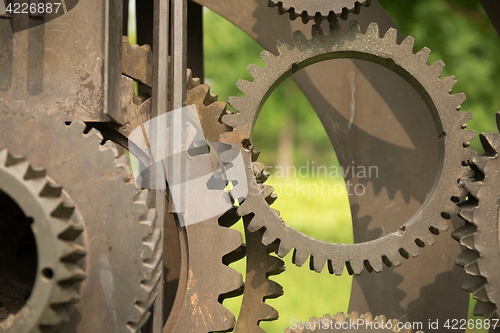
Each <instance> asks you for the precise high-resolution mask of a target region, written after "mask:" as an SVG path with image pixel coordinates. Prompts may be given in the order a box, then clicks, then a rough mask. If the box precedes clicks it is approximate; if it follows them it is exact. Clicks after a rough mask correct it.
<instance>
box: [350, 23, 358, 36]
mask: <svg viewBox="0 0 500 333" xmlns="http://www.w3.org/2000/svg"><path fill="white" fill-rule="evenodd" d="M349 32H351V33H354V34H360V33H361V27H360V25H359V23H358V22H357V21H351V23H349Z"/></svg>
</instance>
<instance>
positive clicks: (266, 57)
mask: <svg viewBox="0 0 500 333" xmlns="http://www.w3.org/2000/svg"><path fill="white" fill-rule="evenodd" d="M260 57H261V58H262V61H264V63H265V64H266V65H269V64H271V63H272V62H274V61H275V60H276V59H277V58H276V56H275V55H274V54H272V53H271V52H269V51H267V50H264V51H262V52H261V53H260Z"/></svg>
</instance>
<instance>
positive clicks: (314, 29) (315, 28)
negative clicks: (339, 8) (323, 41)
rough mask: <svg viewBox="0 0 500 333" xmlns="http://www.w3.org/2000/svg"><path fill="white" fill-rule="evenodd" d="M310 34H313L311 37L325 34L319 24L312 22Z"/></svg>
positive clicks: (319, 36)
mask: <svg viewBox="0 0 500 333" xmlns="http://www.w3.org/2000/svg"><path fill="white" fill-rule="evenodd" d="M311 35H312V36H313V38H321V37H324V36H325V32H324V31H323V29H322V28H321V26H319V25H317V24H313V25H312V27H311Z"/></svg>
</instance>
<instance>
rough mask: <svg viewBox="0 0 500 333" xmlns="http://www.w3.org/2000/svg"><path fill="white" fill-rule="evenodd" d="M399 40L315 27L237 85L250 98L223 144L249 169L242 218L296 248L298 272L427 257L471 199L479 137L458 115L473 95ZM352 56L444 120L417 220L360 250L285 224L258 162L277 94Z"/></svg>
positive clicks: (283, 250)
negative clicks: (261, 135)
mask: <svg viewBox="0 0 500 333" xmlns="http://www.w3.org/2000/svg"><path fill="white" fill-rule="evenodd" d="M396 38H397V32H396V30H395V29H389V30H388V31H387V33H386V34H385V36H384V37H383V38H381V37H380V35H379V30H378V26H377V24H375V23H372V24H370V26H369V27H368V29H367V31H366V33H364V34H363V33H361V31H360V28H359V25H358V24H357V23H356V22H352V23H351V25H350V28H349V29H348V31H342V30H341V28H340V26H339V25H338V24H337V23H332V24H331V25H330V33H329V34H327V35H325V33H324V32H323V30H322V29H321V28H320V27H319V26H317V25H314V26H313V27H312V39H311V40H307V38H306V37H305V36H304V35H303V34H302V33H301V32H296V33H295V34H294V41H295V45H294V46H290V45H287V44H285V43H281V42H279V43H278V45H277V47H278V50H279V53H280V54H279V55H278V56H275V55H273V54H271V53H269V52H267V51H264V52H263V53H262V54H261V56H262V59H263V60H264V63H265V64H266V67H265V68H261V67H258V66H255V65H250V66H249V67H248V70H249V72H250V74H251V75H252V76H253V78H254V81H253V82H248V81H242V80H240V81H238V83H237V86H238V87H239V89H240V90H241V91H242V92H243V93H244V96H243V97H231V98H230V99H229V104H230V105H232V106H233V107H234V108H235V109H236V110H237V111H238V113H235V114H230V115H225V116H224V117H223V118H222V121H223V122H224V123H225V124H227V125H229V126H231V127H232V128H233V131H232V132H230V133H224V134H222V139H221V141H222V142H226V143H229V144H233V147H234V145H238V146H239V149H240V151H241V152H242V154H243V156H244V158H245V163H246V165H247V167H246V168H247V180H248V183H249V194H248V195H247V197H246V199H245V201H244V202H243V204H242V205H241V207H240V208H239V209H238V213H239V214H240V215H242V216H246V215H250V214H251V215H253V217H252V221H251V222H250V224H249V225H248V229H249V230H250V231H252V232H254V231H257V230H260V229H263V228H264V229H265V232H264V233H263V237H262V242H263V244H264V245H269V244H273V243H274V242H276V241H278V242H279V246H278V249H277V253H278V255H279V256H280V257H284V256H285V255H287V254H288V253H289V252H290V251H291V249H292V248H294V249H295V250H294V253H293V258H292V259H293V262H294V263H295V264H296V265H298V266H302V265H303V264H304V263H305V262H306V261H307V259H308V258H309V257H310V268H311V269H313V270H315V271H317V272H320V271H322V270H323V268H324V266H325V264H326V263H327V265H328V269H329V272H330V273H331V274H337V275H339V274H341V273H342V271H343V267H344V265H346V266H347V268H348V271H349V273H351V274H352V273H354V274H360V273H361V271H362V270H363V267H366V268H367V269H368V270H369V271H372V270H374V271H377V272H378V271H381V270H382V267H383V264H386V265H387V266H390V265H395V266H398V265H400V264H401V258H402V257H403V258H409V256H412V257H415V256H417V255H418V254H419V247H423V246H424V245H425V244H429V245H431V244H433V243H434V237H433V235H437V234H439V231H440V230H447V229H448V223H447V220H448V219H450V217H451V215H453V214H458V207H457V206H456V204H455V203H454V202H453V201H452V200H451V198H452V197H453V198H455V197H456V198H458V197H461V196H462V195H463V192H464V190H463V189H461V188H460V187H459V186H458V185H457V179H458V178H460V177H461V176H462V175H463V174H464V173H465V172H466V171H467V169H466V168H465V167H464V165H465V164H466V161H467V160H468V159H469V155H470V150H469V149H466V148H465V147H466V146H468V145H469V141H470V140H471V139H472V138H474V137H475V133H474V132H472V131H464V130H463V129H464V128H465V126H466V122H467V121H468V120H469V119H470V118H471V114H470V113H468V112H457V111H458V110H459V109H460V104H461V103H462V102H463V101H464V100H465V95H464V94H454V95H450V92H451V89H452V87H453V86H454V84H455V82H456V79H455V78H454V77H448V78H445V79H440V75H441V72H442V70H443V67H444V63H443V62H441V61H438V62H435V63H434V64H432V65H430V66H429V65H428V64H427V62H428V59H429V54H430V51H429V49H427V48H423V49H422V50H420V51H419V52H417V53H416V54H414V53H413V43H414V40H413V38H412V37H408V38H406V39H405V40H404V41H403V42H402V43H401V44H397V43H396ZM346 57H348V58H356V59H362V60H367V61H371V62H374V63H376V64H379V65H382V66H384V67H387V68H388V69H391V70H392V71H394V72H396V73H397V74H399V75H400V76H402V77H403V78H405V79H406V80H407V81H408V82H409V83H410V84H411V85H412V86H413V87H414V88H415V89H416V91H417V92H419V94H420V95H421V96H422V98H423V99H424V101H425V102H426V104H427V105H428V107H429V109H430V110H431V113H432V114H433V117H434V118H435V119H436V137H437V138H438V139H439V142H440V152H441V160H442V164H441V171H440V172H439V173H438V178H437V179H436V181H435V183H434V187H433V189H432V191H431V193H430V196H429V198H428V199H427V200H426V202H425V203H424V204H423V206H422V207H421V208H420V209H419V211H418V212H417V213H416V214H415V215H414V216H413V217H412V218H411V219H410V220H408V221H406V222H403V221H402V226H401V227H400V228H399V230H397V231H396V232H393V233H391V234H388V235H385V236H383V237H381V238H378V239H376V240H373V241H369V242H365V243H360V244H353V245H346V244H334V243H328V242H323V241H319V240H316V239H314V238H311V237H309V236H306V235H304V234H302V233H300V232H298V231H297V230H295V229H294V228H292V227H290V226H288V225H287V224H285V223H284V222H283V220H282V219H281V218H280V217H279V216H278V214H277V213H276V212H275V211H273V210H272V209H270V208H269V206H268V204H267V202H266V200H265V199H264V198H263V197H262V193H261V192H262V191H261V190H260V189H259V188H258V186H257V184H256V180H255V177H254V174H253V172H252V160H251V147H252V144H251V137H252V131H253V126H254V124H255V122H256V120H257V117H258V114H259V111H260V109H261V107H262V105H263V104H264V102H265V100H266V99H267V97H268V96H269V95H270V94H271V92H272V91H273V89H274V88H275V87H276V86H278V85H279V84H280V83H281V82H282V81H283V80H285V79H286V78H288V77H289V76H291V75H292V74H293V73H295V72H297V71H299V70H300V69H302V68H304V67H306V66H308V65H311V64H313V63H317V62H320V61H323V60H329V59H336V58H346ZM235 153H236V152H232V154H235ZM228 154H230V153H229V152H228ZM403 223H404V224H403Z"/></svg>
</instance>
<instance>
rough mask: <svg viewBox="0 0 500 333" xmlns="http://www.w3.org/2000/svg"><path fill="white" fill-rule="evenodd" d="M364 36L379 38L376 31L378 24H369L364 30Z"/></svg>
mask: <svg viewBox="0 0 500 333" xmlns="http://www.w3.org/2000/svg"><path fill="white" fill-rule="evenodd" d="M366 35H367V36H370V37H372V38H380V31H379V29H378V24H377V23H375V22H372V23H370V25H368V28H367V29H366Z"/></svg>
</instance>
